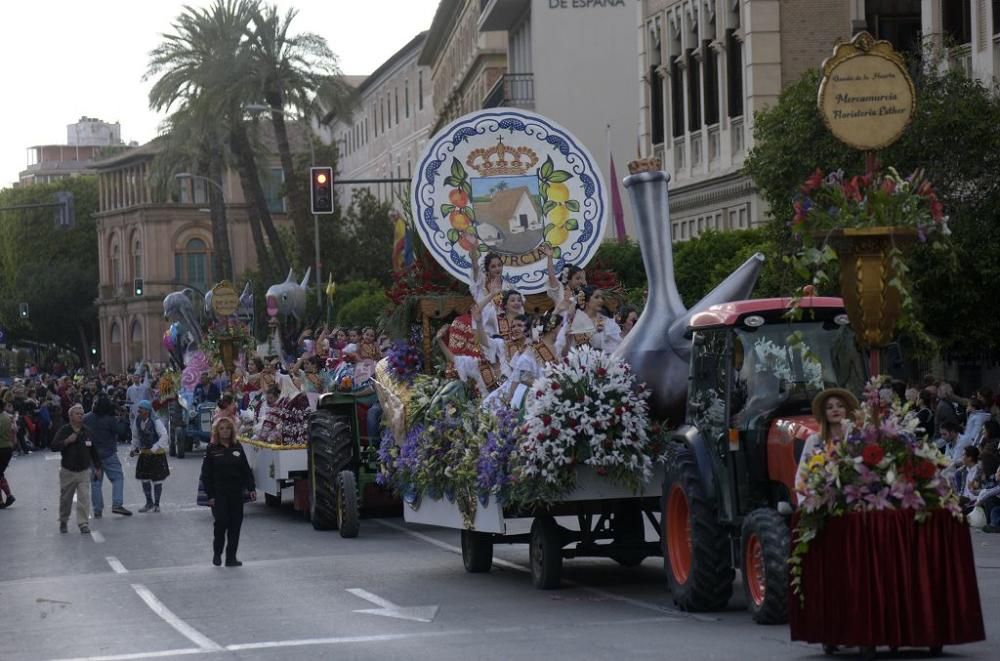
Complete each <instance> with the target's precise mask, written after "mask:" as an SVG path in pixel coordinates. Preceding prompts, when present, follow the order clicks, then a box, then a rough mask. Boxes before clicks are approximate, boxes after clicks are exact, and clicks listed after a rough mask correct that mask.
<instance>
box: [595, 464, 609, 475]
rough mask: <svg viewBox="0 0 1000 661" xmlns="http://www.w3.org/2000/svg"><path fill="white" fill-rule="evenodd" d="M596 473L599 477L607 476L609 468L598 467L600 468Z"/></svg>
mask: <svg viewBox="0 0 1000 661" xmlns="http://www.w3.org/2000/svg"><path fill="white" fill-rule="evenodd" d="M595 472H596V473H597V474H598V475H607V474H608V469H607V468H605V467H604V466H598V467H597V470H596V471H595Z"/></svg>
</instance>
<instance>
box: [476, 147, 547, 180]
mask: <svg viewBox="0 0 1000 661" xmlns="http://www.w3.org/2000/svg"><path fill="white" fill-rule="evenodd" d="M465 164H466V165H468V166H469V167H470V168H472V169H473V170H475V171H476V172H478V173H479V174H480V175H481V176H483V177H505V176H518V175H523V174H525V173H527V172H528V171H529V170H530V169H531V168H533V167H535V166H536V165H538V154H536V153H535V150H534V149H531V148H530V147H509V146H507V145H505V144H504V143H503V138H499V139H498V140H497V145H496V146H495V147H490V148H489V149H482V148H480V149H473V150H472V151H471V152H469V156H468V158H466V159H465Z"/></svg>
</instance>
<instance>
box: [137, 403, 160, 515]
mask: <svg viewBox="0 0 1000 661" xmlns="http://www.w3.org/2000/svg"><path fill="white" fill-rule="evenodd" d="M136 411H137V413H136V417H135V423H134V424H133V425H132V452H131V453H130V456H132V457H134V456H136V455H139V460H138V461H136V463H135V479H137V480H139V481H140V482H142V492H143V494H145V496H146V504H145V505H144V506H143V507H142V508H141V509H140V510H139V511H140V512H159V511H160V496H161V495H162V494H163V481H164V480H165V479H167V476H168V475H170V467H169V466H168V465H167V447H168V439H167V428H166V427H164V426H163V422H162V421H161V420H160V419H159V418H156V417H154V416H153V404H152V402H150V401H149V400H148V399H143V400H140V401H139V403H138V405H137V407H136Z"/></svg>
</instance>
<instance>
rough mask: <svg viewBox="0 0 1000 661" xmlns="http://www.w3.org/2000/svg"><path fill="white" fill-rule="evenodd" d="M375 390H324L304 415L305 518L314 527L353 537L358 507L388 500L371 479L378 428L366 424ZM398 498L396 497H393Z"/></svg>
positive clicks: (384, 503)
mask: <svg viewBox="0 0 1000 661" xmlns="http://www.w3.org/2000/svg"><path fill="white" fill-rule="evenodd" d="M376 401H377V399H376V397H375V396H374V395H367V394H366V395H357V394H352V393H342V392H335V393H328V394H325V395H323V396H322V397H320V400H319V402H318V404H317V406H316V411H315V412H313V413H312V414H311V415H310V416H309V449H308V454H309V518H310V520H311V521H312V525H313V528H315V529H316V530H338V531H340V536H341V537H357V536H358V532H359V530H360V519H361V510H362V508H366V509H373V508H381V507H384V506H391V505H392V503H393V500H392V498H391V496H390V495H389V494H388V493H387V492H385V491H383V490H382V488H381V487H379V486H378V485H377V484H376V483H375V477H376V475H378V467H379V464H378V445H379V436H378V430H368V429H367V420H366V416H367V413H368V409H369V408H370V407H371V406H372V405H374V404H375V403H376ZM397 502H398V501H397Z"/></svg>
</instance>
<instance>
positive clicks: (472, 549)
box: [462, 529, 493, 574]
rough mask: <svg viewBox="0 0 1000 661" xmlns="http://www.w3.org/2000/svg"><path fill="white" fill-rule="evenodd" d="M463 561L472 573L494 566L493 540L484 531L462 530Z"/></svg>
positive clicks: (479, 572)
mask: <svg viewBox="0 0 1000 661" xmlns="http://www.w3.org/2000/svg"><path fill="white" fill-rule="evenodd" d="M462 562H463V563H464V564H465V571H467V572H469V573H470V574H481V573H483V572H488V571H489V570H490V569H491V568H492V567H493V540H492V539H490V536H489V535H488V534H486V533H484V532H478V531H475V530H464V529H463V530H462Z"/></svg>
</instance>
